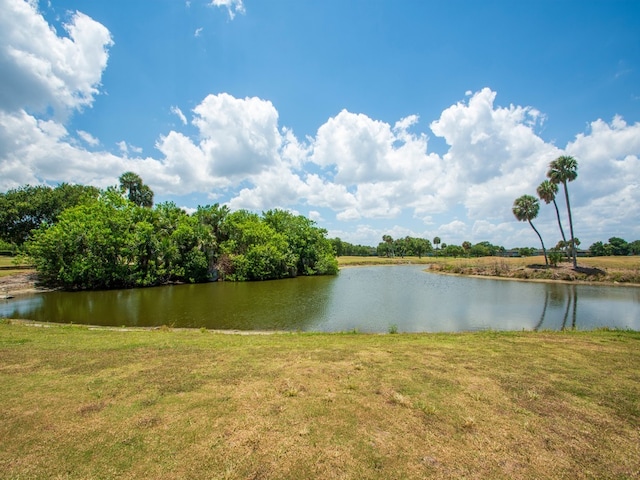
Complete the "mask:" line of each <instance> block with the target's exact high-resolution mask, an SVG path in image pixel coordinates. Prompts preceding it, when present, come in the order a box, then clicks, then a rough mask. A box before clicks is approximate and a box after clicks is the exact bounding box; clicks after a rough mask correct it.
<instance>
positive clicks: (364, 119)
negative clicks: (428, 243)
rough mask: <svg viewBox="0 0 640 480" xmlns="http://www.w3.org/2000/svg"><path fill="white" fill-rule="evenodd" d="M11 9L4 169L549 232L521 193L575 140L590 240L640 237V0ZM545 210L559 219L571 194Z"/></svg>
mask: <svg viewBox="0 0 640 480" xmlns="http://www.w3.org/2000/svg"><path fill="white" fill-rule="evenodd" d="M0 10H1V11H2V12H3V15H2V18H1V19H0V190H1V191H5V190H7V189H9V188H15V187H17V186H20V185H24V184H27V183H29V184H39V183H44V184H49V185H55V184H57V183H59V182H63V181H66V182H73V183H83V184H92V185H96V186H99V187H106V186H109V185H114V184H116V183H117V178H118V176H119V175H120V174H121V173H122V172H124V171H127V170H132V171H135V172H137V173H139V174H140V175H141V176H142V178H143V179H144V180H145V182H146V183H147V184H149V186H150V187H151V188H152V189H153V190H154V192H155V193H156V202H160V201H167V200H170V201H174V202H176V204H178V205H179V206H181V207H184V208H186V209H188V210H189V209H193V208H195V207H196V206H197V205H205V204H210V203H214V202H220V203H226V204H228V205H229V206H230V207H231V208H232V209H237V208H248V209H251V210H255V211H258V212H260V211H262V210H267V209H270V208H276V207H278V208H286V209H290V210H292V211H294V212H297V213H300V214H303V215H306V216H310V217H311V218H313V219H315V220H316V221H317V223H318V225H320V226H321V227H324V228H326V229H327V230H328V231H329V235H330V236H332V237H333V236H339V237H340V238H342V239H343V240H347V241H350V242H353V243H363V244H370V245H376V244H377V243H378V242H379V241H380V240H381V237H382V235H384V234H390V235H392V236H393V237H394V238H395V237H400V236H406V235H411V236H419V237H424V238H428V239H433V237H434V236H439V237H440V238H441V239H442V241H443V242H445V243H453V244H460V243H462V242H463V241H465V240H468V241H471V242H472V243H476V242H480V241H485V240H487V241H490V242H492V243H495V244H499V245H504V246H506V247H516V246H536V245H537V237H536V236H535V233H534V232H533V231H532V230H531V229H530V228H529V227H528V225H526V224H525V223H519V222H517V221H516V220H515V218H514V217H513V214H512V212H511V206H512V203H513V200H514V199H515V198H517V197H519V196H520V195H522V194H525V193H528V194H533V195H535V189H536V187H537V186H538V185H539V184H540V182H542V181H543V180H544V178H545V172H546V168H547V165H548V163H549V162H550V161H551V160H553V159H554V158H556V157H557V156H559V155H565V154H567V155H573V156H575V157H576V159H577V160H578V163H579V169H578V174H579V175H578V179H577V180H576V181H575V182H573V183H571V184H569V192H570V195H571V201H572V207H573V210H574V219H575V231H576V235H577V236H578V237H579V238H580V240H581V241H582V244H583V246H585V247H588V245H590V244H591V243H593V242H595V241H598V240H602V241H606V240H607V239H608V238H609V237H612V236H620V237H622V238H625V239H626V240H628V241H632V240H635V239H640V209H638V203H639V200H640V186H639V183H640V173H639V172H640V160H639V157H640V2H637V1H624V0H602V1H595V0H594V1H570V0H553V1H551V0H540V1H526V0H521V1H517V2H515V1H483V2H477V1H471V0H468V1H463V0H451V1H446V2H444V1H390V0H389V1H383V0H367V1H365V0H341V1H334V0H325V1H322V2H316V1H293V0H287V1H285V0H273V1H258V0H242V1H240V0H190V1H185V0H155V1H148V0H128V1H124V0H110V1H107V0H93V1H90V2H87V1H82V0H50V1H44V0H42V1H40V2H37V1H35V0H32V1H25V0H0ZM558 200H559V206H560V207H561V208H562V209H563V210H562V211H564V201H563V198H562V196H560V198H559V199H558ZM564 217H566V214H565V215H564ZM564 217H563V218H564ZM565 222H566V220H565ZM534 223H535V224H536V226H537V227H538V228H539V229H540V231H541V233H542V234H543V237H544V239H545V242H546V243H547V244H548V245H554V244H555V243H556V242H557V241H558V240H559V238H560V236H559V233H558V229H557V224H556V220H555V213H554V210H553V207H552V206H546V205H544V204H542V205H541V211H540V215H539V217H538V219H537V220H536V221H535V222H534Z"/></svg>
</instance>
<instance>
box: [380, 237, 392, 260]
mask: <svg viewBox="0 0 640 480" xmlns="http://www.w3.org/2000/svg"><path fill="white" fill-rule="evenodd" d="M382 241H383V242H384V243H386V244H387V257H389V256H391V257H395V253H394V251H393V237H392V236H391V235H383V236H382Z"/></svg>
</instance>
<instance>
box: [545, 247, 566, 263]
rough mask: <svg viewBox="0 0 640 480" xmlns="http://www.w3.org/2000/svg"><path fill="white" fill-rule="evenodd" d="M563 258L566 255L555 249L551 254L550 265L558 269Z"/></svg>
mask: <svg viewBox="0 0 640 480" xmlns="http://www.w3.org/2000/svg"><path fill="white" fill-rule="evenodd" d="M563 257H564V254H563V253H562V252H561V251H560V250H556V249H553V250H551V251H550V252H549V263H550V264H551V266H552V267H557V266H558V263H560V262H561V261H562V258H563Z"/></svg>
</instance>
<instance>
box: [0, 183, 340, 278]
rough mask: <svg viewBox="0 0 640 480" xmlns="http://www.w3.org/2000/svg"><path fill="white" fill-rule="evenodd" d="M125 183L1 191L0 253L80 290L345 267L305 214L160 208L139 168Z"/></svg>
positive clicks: (214, 207)
mask: <svg viewBox="0 0 640 480" xmlns="http://www.w3.org/2000/svg"><path fill="white" fill-rule="evenodd" d="M120 182H121V184H120V186H119V188H118V187H111V188H108V189H107V190H104V191H100V190H98V189H95V188H93V187H83V186H75V185H74V186H72V185H67V184H63V185H60V186H58V187H56V188H49V187H41V186H38V187H33V186H25V187H21V188H19V189H15V190H10V191H8V192H7V193H3V194H0V239H1V240H2V245H0V250H2V249H12V250H15V249H18V250H20V251H22V252H23V253H25V254H27V255H29V256H30V257H31V260H32V262H33V263H34V264H35V266H36V268H37V270H38V272H39V274H40V277H41V278H42V279H43V280H44V281H46V282H47V283H49V284H54V285H60V286H63V287H66V288H73V289H98V288H116V287H134V286H150V285H159V284H164V283H168V282H203V281H208V280H214V279H218V278H220V279H225V280H235V281H243V280H266V279H277V278H284V277H294V276H297V275H322V274H336V273H337V272H338V264H337V260H336V258H335V254H334V249H333V246H332V243H331V242H330V241H329V240H328V239H327V238H326V231H325V230H324V229H321V228H318V227H317V226H316V225H315V223H314V222H313V221H312V220H310V219H308V218H306V217H304V216H301V215H294V214H292V213H290V212H287V211H284V210H269V211H267V212H263V213H262V215H258V214H255V213H252V212H249V211H247V210H238V211H235V212H231V211H230V210H229V209H228V208H227V207H226V206H221V205H219V204H215V205H208V206H204V207H198V209H197V211H196V212H194V213H193V214H188V213H187V212H185V211H184V210H182V209H180V208H179V207H177V206H176V205H175V204H174V203H172V202H165V203H161V204H158V205H155V206H152V199H153V192H151V190H150V189H149V188H148V187H146V186H145V185H144V184H143V183H142V180H141V179H140V178H139V177H138V176H137V175H135V174H131V172H127V173H126V174H123V176H121V177H120Z"/></svg>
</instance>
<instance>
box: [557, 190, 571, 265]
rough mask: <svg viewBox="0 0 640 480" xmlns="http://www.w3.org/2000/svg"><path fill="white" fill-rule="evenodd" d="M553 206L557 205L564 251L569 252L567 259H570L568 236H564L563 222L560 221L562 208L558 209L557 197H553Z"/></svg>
mask: <svg viewBox="0 0 640 480" xmlns="http://www.w3.org/2000/svg"><path fill="white" fill-rule="evenodd" d="M553 206H554V207H556V217H557V218H558V227H560V234H561V235H562V242H563V243H564V253H566V254H567V260H569V259H570V254H569V245H567V237H565V236H564V230H563V228H562V222H561V221H560V210H558V203H557V202H556V199H555V198H554V199H553Z"/></svg>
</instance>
